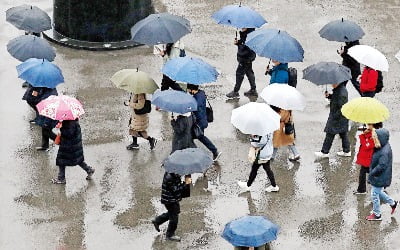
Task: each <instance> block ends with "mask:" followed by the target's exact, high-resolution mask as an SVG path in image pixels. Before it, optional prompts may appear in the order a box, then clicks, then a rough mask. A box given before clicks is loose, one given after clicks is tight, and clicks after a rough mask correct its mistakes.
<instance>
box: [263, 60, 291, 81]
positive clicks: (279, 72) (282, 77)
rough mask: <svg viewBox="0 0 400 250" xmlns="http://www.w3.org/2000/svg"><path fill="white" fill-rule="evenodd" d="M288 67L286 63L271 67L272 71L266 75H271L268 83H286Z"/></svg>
mask: <svg viewBox="0 0 400 250" xmlns="http://www.w3.org/2000/svg"><path fill="white" fill-rule="evenodd" d="M288 67H289V66H288V64H287V63H280V64H278V65H277V66H274V67H272V69H271V70H270V71H269V72H268V74H270V75H271V79H270V80H269V83H270V84H271V83H288V82H289V73H288Z"/></svg>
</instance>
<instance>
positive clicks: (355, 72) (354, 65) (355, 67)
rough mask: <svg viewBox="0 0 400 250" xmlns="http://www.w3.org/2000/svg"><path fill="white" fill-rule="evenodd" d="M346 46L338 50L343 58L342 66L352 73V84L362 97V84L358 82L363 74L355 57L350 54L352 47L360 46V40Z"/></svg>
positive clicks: (347, 43)
mask: <svg viewBox="0 0 400 250" xmlns="http://www.w3.org/2000/svg"><path fill="white" fill-rule="evenodd" d="M345 44H346V45H345V46H344V47H343V49H340V50H338V51H337V52H338V54H339V55H340V56H341V57H342V58H343V61H342V65H344V66H346V67H348V68H349V69H350V71H351V83H352V84H353V86H354V88H355V89H356V90H357V92H358V93H359V94H360V95H361V92H360V84H359V82H358V81H357V78H358V76H359V75H360V74H361V70H360V63H359V62H357V61H356V60H355V59H354V58H353V57H351V56H350V55H349V54H348V51H349V49H350V48H351V47H353V46H355V45H360V42H359V41H358V40H356V41H353V42H346V43H345Z"/></svg>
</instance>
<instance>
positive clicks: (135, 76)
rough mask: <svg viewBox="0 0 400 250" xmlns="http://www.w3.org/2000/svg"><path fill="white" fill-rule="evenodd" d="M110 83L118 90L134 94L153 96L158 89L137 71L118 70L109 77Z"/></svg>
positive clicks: (152, 81)
mask: <svg viewBox="0 0 400 250" xmlns="http://www.w3.org/2000/svg"><path fill="white" fill-rule="evenodd" d="M111 81H112V82H113V83H114V84H115V86H117V87H118V88H120V89H124V90H126V91H128V92H133V93H135V94H141V93H146V94H153V93H154V91H156V90H157V89H158V86H157V84H156V82H155V81H154V80H153V79H152V78H150V77H149V75H148V74H147V73H145V72H143V71H139V70H138V69H123V70H120V71H118V72H117V73H115V74H114V75H113V76H112V77H111Z"/></svg>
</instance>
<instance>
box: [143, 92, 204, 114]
mask: <svg viewBox="0 0 400 250" xmlns="http://www.w3.org/2000/svg"><path fill="white" fill-rule="evenodd" d="M151 103H152V104H154V105H156V106H158V107H160V108H161V109H163V110H166V111H170V112H174V113H179V114H185V113H188V112H193V111H196V110H197V102H196V99H194V97H193V96H191V95H189V94H187V93H186V92H183V91H176V90H164V91H156V92H155V93H154V95H153V98H152V100H151Z"/></svg>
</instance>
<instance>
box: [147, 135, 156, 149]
mask: <svg viewBox="0 0 400 250" xmlns="http://www.w3.org/2000/svg"><path fill="white" fill-rule="evenodd" d="M147 140H148V141H149V144H150V150H153V149H154V148H155V147H156V144H157V139H156V138H154V137H150V136H149V137H148V138H147Z"/></svg>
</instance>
